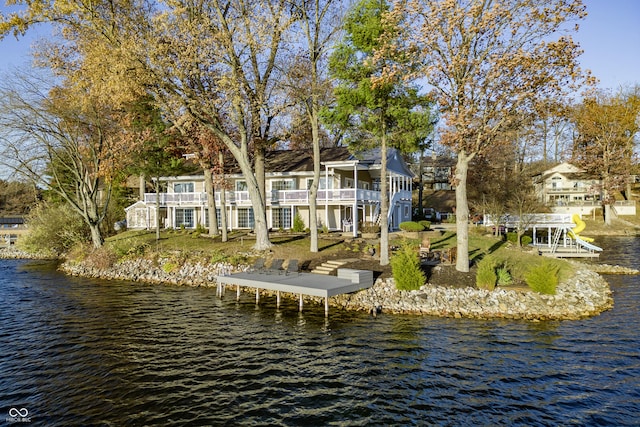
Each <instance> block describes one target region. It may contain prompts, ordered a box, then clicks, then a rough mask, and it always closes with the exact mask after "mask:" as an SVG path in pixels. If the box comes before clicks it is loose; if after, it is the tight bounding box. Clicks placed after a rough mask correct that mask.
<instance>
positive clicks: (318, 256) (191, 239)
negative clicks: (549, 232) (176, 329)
mask: <svg viewBox="0 0 640 427" xmlns="http://www.w3.org/2000/svg"><path fill="white" fill-rule="evenodd" d="M470 231H471V232H470V235H469V258H470V261H471V263H472V264H473V265H475V264H477V263H478V262H479V261H480V260H481V259H483V258H484V257H485V256H487V255H489V254H490V255H492V257H494V259H496V260H497V262H499V263H500V264H501V265H503V266H505V267H506V268H507V269H508V270H509V272H510V274H511V276H512V277H513V279H514V281H513V284H514V286H522V285H524V277H525V275H526V273H527V271H529V269H530V268H531V267H534V266H536V265H539V264H540V263H541V262H549V261H550V260H549V259H547V258H543V257H540V256H538V255H536V254H534V253H531V252H528V251H524V250H520V248H517V247H515V246H514V245H513V244H511V243H508V242H505V241H504V240H502V239H498V238H495V237H493V236H490V235H487V234H486V233H485V232H484V230H483V229H481V228H477V229H475V228H472V229H471V230H470ZM271 241H272V243H273V247H272V248H271V250H269V251H264V252H256V251H254V250H253V249H252V247H253V245H254V243H255V239H253V238H252V236H251V235H250V234H249V233H246V232H235V233H232V234H230V236H229V241H228V242H224V243H223V242H221V241H220V238H219V237H216V238H212V237H209V236H206V235H201V234H199V233H196V232H192V231H187V230H182V231H180V230H176V231H163V232H162V233H161V235H160V239H159V240H156V235H155V233H154V232H148V231H133V230H129V231H125V232H122V233H120V234H118V235H116V236H112V237H110V238H109V239H107V241H106V242H105V247H104V249H102V250H100V251H98V253H97V254H94V255H91V254H90V255H86V254H87V253H88V252H87V251H86V248H85V250H78V251H74V253H72V254H71V257H72V258H75V259H76V260H77V261H82V258H89V259H90V258H93V260H92V262H94V263H95V262H98V263H108V262H111V263H113V262H116V261H117V260H120V259H127V258H137V257H145V258H153V259H165V260H166V259H169V260H171V262H172V263H173V264H177V265H180V264H181V263H184V262H187V261H189V262H192V263H193V262H205V263H207V262H208V263H215V262H220V261H225V262H229V263H231V264H234V265H237V264H247V265H251V264H252V263H253V262H254V260H255V259H256V258H257V257H263V258H266V259H267V261H270V260H271V259H274V258H282V259H285V260H288V259H298V260H299V262H300V265H301V267H302V268H303V269H305V270H311V269H313V268H314V267H316V266H317V265H320V264H321V263H322V262H324V261H326V260H332V259H341V260H349V265H346V267H351V268H361V269H369V270H372V271H374V273H375V275H376V277H391V275H392V272H391V267H390V266H380V263H379V259H378V258H377V256H376V255H374V256H372V255H370V251H371V249H372V248H373V249H375V250H376V251H377V250H378V249H379V248H378V241H377V239H374V240H365V239H352V238H350V237H348V236H347V237H345V236H343V235H342V234H341V233H329V234H321V235H320V236H319V241H318V245H319V251H318V252H317V253H312V252H310V251H309V244H310V242H309V236H308V235H306V234H294V233H276V234H273V235H272V236H271ZM390 244H391V246H394V247H395V246H401V245H406V244H408V245H411V246H414V247H415V248H416V254H417V253H418V247H419V246H420V241H419V240H418V239H407V238H406V237H404V236H403V235H402V233H392V235H391V238H390ZM456 245H457V240H456V234H455V232H453V231H445V232H442V233H441V234H440V235H439V236H435V237H432V238H431V249H432V250H434V251H437V250H443V249H447V248H451V247H455V246H456ZM392 256H393V252H392ZM90 261H91V260H90ZM552 262H553V263H556V264H557V265H558V269H559V279H560V280H563V279H565V278H567V277H570V276H571V275H572V274H573V271H574V269H573V267H572V265H571V264H569V263H567V262H565V261H562V260H553V261H552ZM446 269H447V270H448V271H449V272H450V281H451V282H452V283H451V285H458V286H459V285H460V284H461V282H462V281H463V280H464V284H465V285H469V286H473V285H474V283H475V281H474V277H475V276H474V274H475V273H474V271H475V270H474V268H472V272H471V274H468V273H467V274H465V275H456V272H455V268H454V267H453V266H447V267H446ZM427 277H429V274H427Z"/></svg>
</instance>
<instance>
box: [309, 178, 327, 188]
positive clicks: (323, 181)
mask: <svg viewBox="0 0 640 427" xmlns="http://www.w3.org/2000/svg"><path fill="white" fill-rule="evenodd" d="M312 182H313V179H312V178H308V179H307V190H310V189H311V183H312ZM328 188H329V189H332V188H333V179H331V178H329V187H328ZM326 189H327V178H320V183H319V184H318V190H326Z"/></svg>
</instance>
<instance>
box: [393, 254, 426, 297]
mask: <svg viewBox="0 0 640 427" xmlns="http://www.w3.org/2000/svg"><path fill="white" fill-rule="evenodd" d="M390 261H391V273H392V274H393V279H394V280H395V282H396V288H397V289H399V290H401V291H413V290H418V289H420V287H421V286H422V285H424V284H425V283H426V281H427V279H426V277H425V275H424V272H423V271H422V268H421V267H420V257H419V256H418V252H417V251H416V250H415V249H414V248H413V247H411V245H409V244H406V243H405V244H403V245H402V246H401V247H400V250H399V251H398V252H397V253H395V254H394V255H393V256H392V257H391V260H390Z"/></svg>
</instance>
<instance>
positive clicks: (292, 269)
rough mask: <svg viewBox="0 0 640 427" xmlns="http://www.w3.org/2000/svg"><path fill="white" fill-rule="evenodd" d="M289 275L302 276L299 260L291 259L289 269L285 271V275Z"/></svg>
mask: <svg viewBox="0 0 640 427" xmlns="http://www.w3.org/2000/svg"><path fill="white" fill-rule="evenodd" d="M289 273H296V274H300V270H299V268H298V260H297V259H290V260H289V263H288V264H287V269H286V270H285V274H286V275H287V276H288V275H289Z"/></svg>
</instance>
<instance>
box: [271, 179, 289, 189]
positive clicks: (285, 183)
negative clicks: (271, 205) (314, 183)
mask: <svg viewBox="0 0 640 427" xmlns="http://www.w3.org/2000/svg"><path fill="white" fill-rule="evenodd" d="M293 189H294V188H293V180H292V179H280V180H277V181H271V190H274V191H280V190H293Z"/></svg>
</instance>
